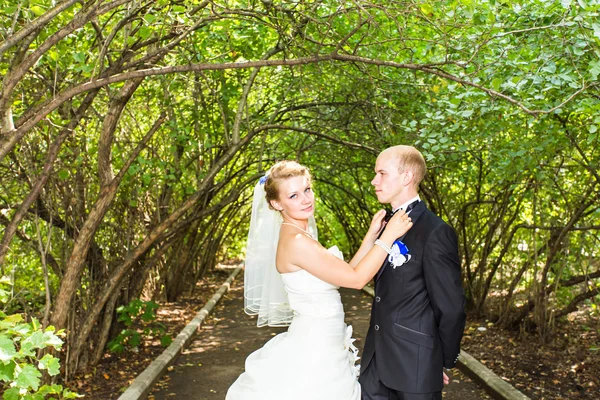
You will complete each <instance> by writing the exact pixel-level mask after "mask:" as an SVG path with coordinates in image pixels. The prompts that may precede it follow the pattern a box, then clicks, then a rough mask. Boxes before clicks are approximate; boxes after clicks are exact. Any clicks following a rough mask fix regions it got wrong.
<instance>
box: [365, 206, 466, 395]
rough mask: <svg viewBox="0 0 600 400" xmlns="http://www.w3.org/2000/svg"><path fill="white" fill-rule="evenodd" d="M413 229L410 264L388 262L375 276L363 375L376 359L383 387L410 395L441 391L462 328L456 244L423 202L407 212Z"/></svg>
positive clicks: (408, 241)
mask: <svg viewBox="0 0 600 400" xmlns="http://www.w3.org/2000/svg"><path fill="white" fill-rule="evenodd" d="M410 217H411V219H412V221H413V227H412V228H411V230H410V231H408V233H407V234H406V236H405V237H404V238H403V239H402V241H403V242H404V243H405V244H406V246H407V247H408V250H409V254H410V255H411V258H410V260H409V261H408V262H407V263H405V264H403V265H401V266H398V267H396V268H394V266H393V265H392V264H390V263H388V261H387V260H386V261H385V262H384V264H383V266H382V270H380V273H379V274H378V275H377V276H376V278H375V279H376V281H375V298H374V299H373V308H372V311H371V323H370V326H369V332H368V333H367V338H366V343H365V347H364V351H363V357H362V363H361V370H362V371H364V370H365V369H366V368H367V367H368V366H369V363H370V362H371V360H372V359H373V355H375V354H376V357H375V362H376V363H377V372H378V375H379V377H380V379H381V381H382V382H383V383H384V385H386V386H387V387H389V388H391V389H394V390H397V391H401V392H409V393H431V392H437V391H440V390H441V389H442V388H443V380H442V373H443V368H442V367H446V368H453V367H454V366H455V365H456V361H457V359H458V354H459V353H460V341H461V339H462V335H463V330H464V327H465V319H466V316H465V312H464V305H465V296H464V291H463V288H462V284H461V277H460V262H459V259H458V239H457V237H456V233H455V232H454V230H453V229H452V228H451V227H450V226H449V225H448V224H446V223H445V222H444V221H443V220H442V219H441V218H439V217H438V216H436V215H435V214H434V213H432V212H431V211H430V210H428V209H427V207H425V204H424V203H423V202H422V201H421V202H419V203H418V204H417V205H416V206H415V208H413V210H412V212H411V213H410Z"/></svg>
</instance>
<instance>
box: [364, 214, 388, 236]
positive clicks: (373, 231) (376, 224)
mask: <svg viewBox="0 0 600 400" xmlns="http://www.w3.org/2000/svg"><path fill="white" fill-rule="evenodd" d="M384 217H385V210H379V211H377V212H376V213H375V215H373V219H372V220H371V226H369V231H368V232H367V237H369V238H371V239H372V240H371V241H372V242H374V241H375V239H377V236H379V232H381V230H382V229H383V227H384V226H385V223H384V220H383V218H384Z"/></svg>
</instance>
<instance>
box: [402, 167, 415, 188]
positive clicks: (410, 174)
mask: <svg viewBox="0 0 600 400" xmlns="http://www.w3.org/2000/svg"><path fill="white" fill-rule="evenodd" d="M414 179H415V173H414V171H413V170H412V169H405V170H404V172H403V173H402V183H403V184H404V185H405V186H408V185H412V183H413V181H414Z"/></svg>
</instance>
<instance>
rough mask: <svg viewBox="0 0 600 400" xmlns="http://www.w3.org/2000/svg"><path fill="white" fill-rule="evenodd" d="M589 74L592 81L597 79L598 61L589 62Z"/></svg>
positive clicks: (598, 72)
mask: <svg viewBox="0 0 600 400" xmlns="http://www.w3.org/2000/svg"><path fill="white" fill-rule="evenodd" d="M589 68H590V74H591V75H592V79H593V80H596V79H598V75H600V60H595V61H592V62H590V64H589Z"/></svg>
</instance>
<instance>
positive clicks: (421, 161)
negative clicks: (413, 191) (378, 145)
mask: <svg viewBox="0 0 600 400" xmlns="http://www.w3.org/2000/svg"><path fill="white" fill-rule="evenodd" d="M388 150H389V151H392V152H393V154H394V157H395V158H396V162H397V165H398V172H400V173H402V172H403V171H405V170H410V171H412V173H413V176H414V183H415V187H418V186H419V184H420V183H421V181H423V179H424V178H425V174H426V173H427V164H426V163H425V158H423V155H422V154H421V152H420V151H419V150H417V149H415V148H414V147H412V146H404V145H398V146H393V147H389V148H387V149H385V150H384V151H388Z"/></svg>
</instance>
